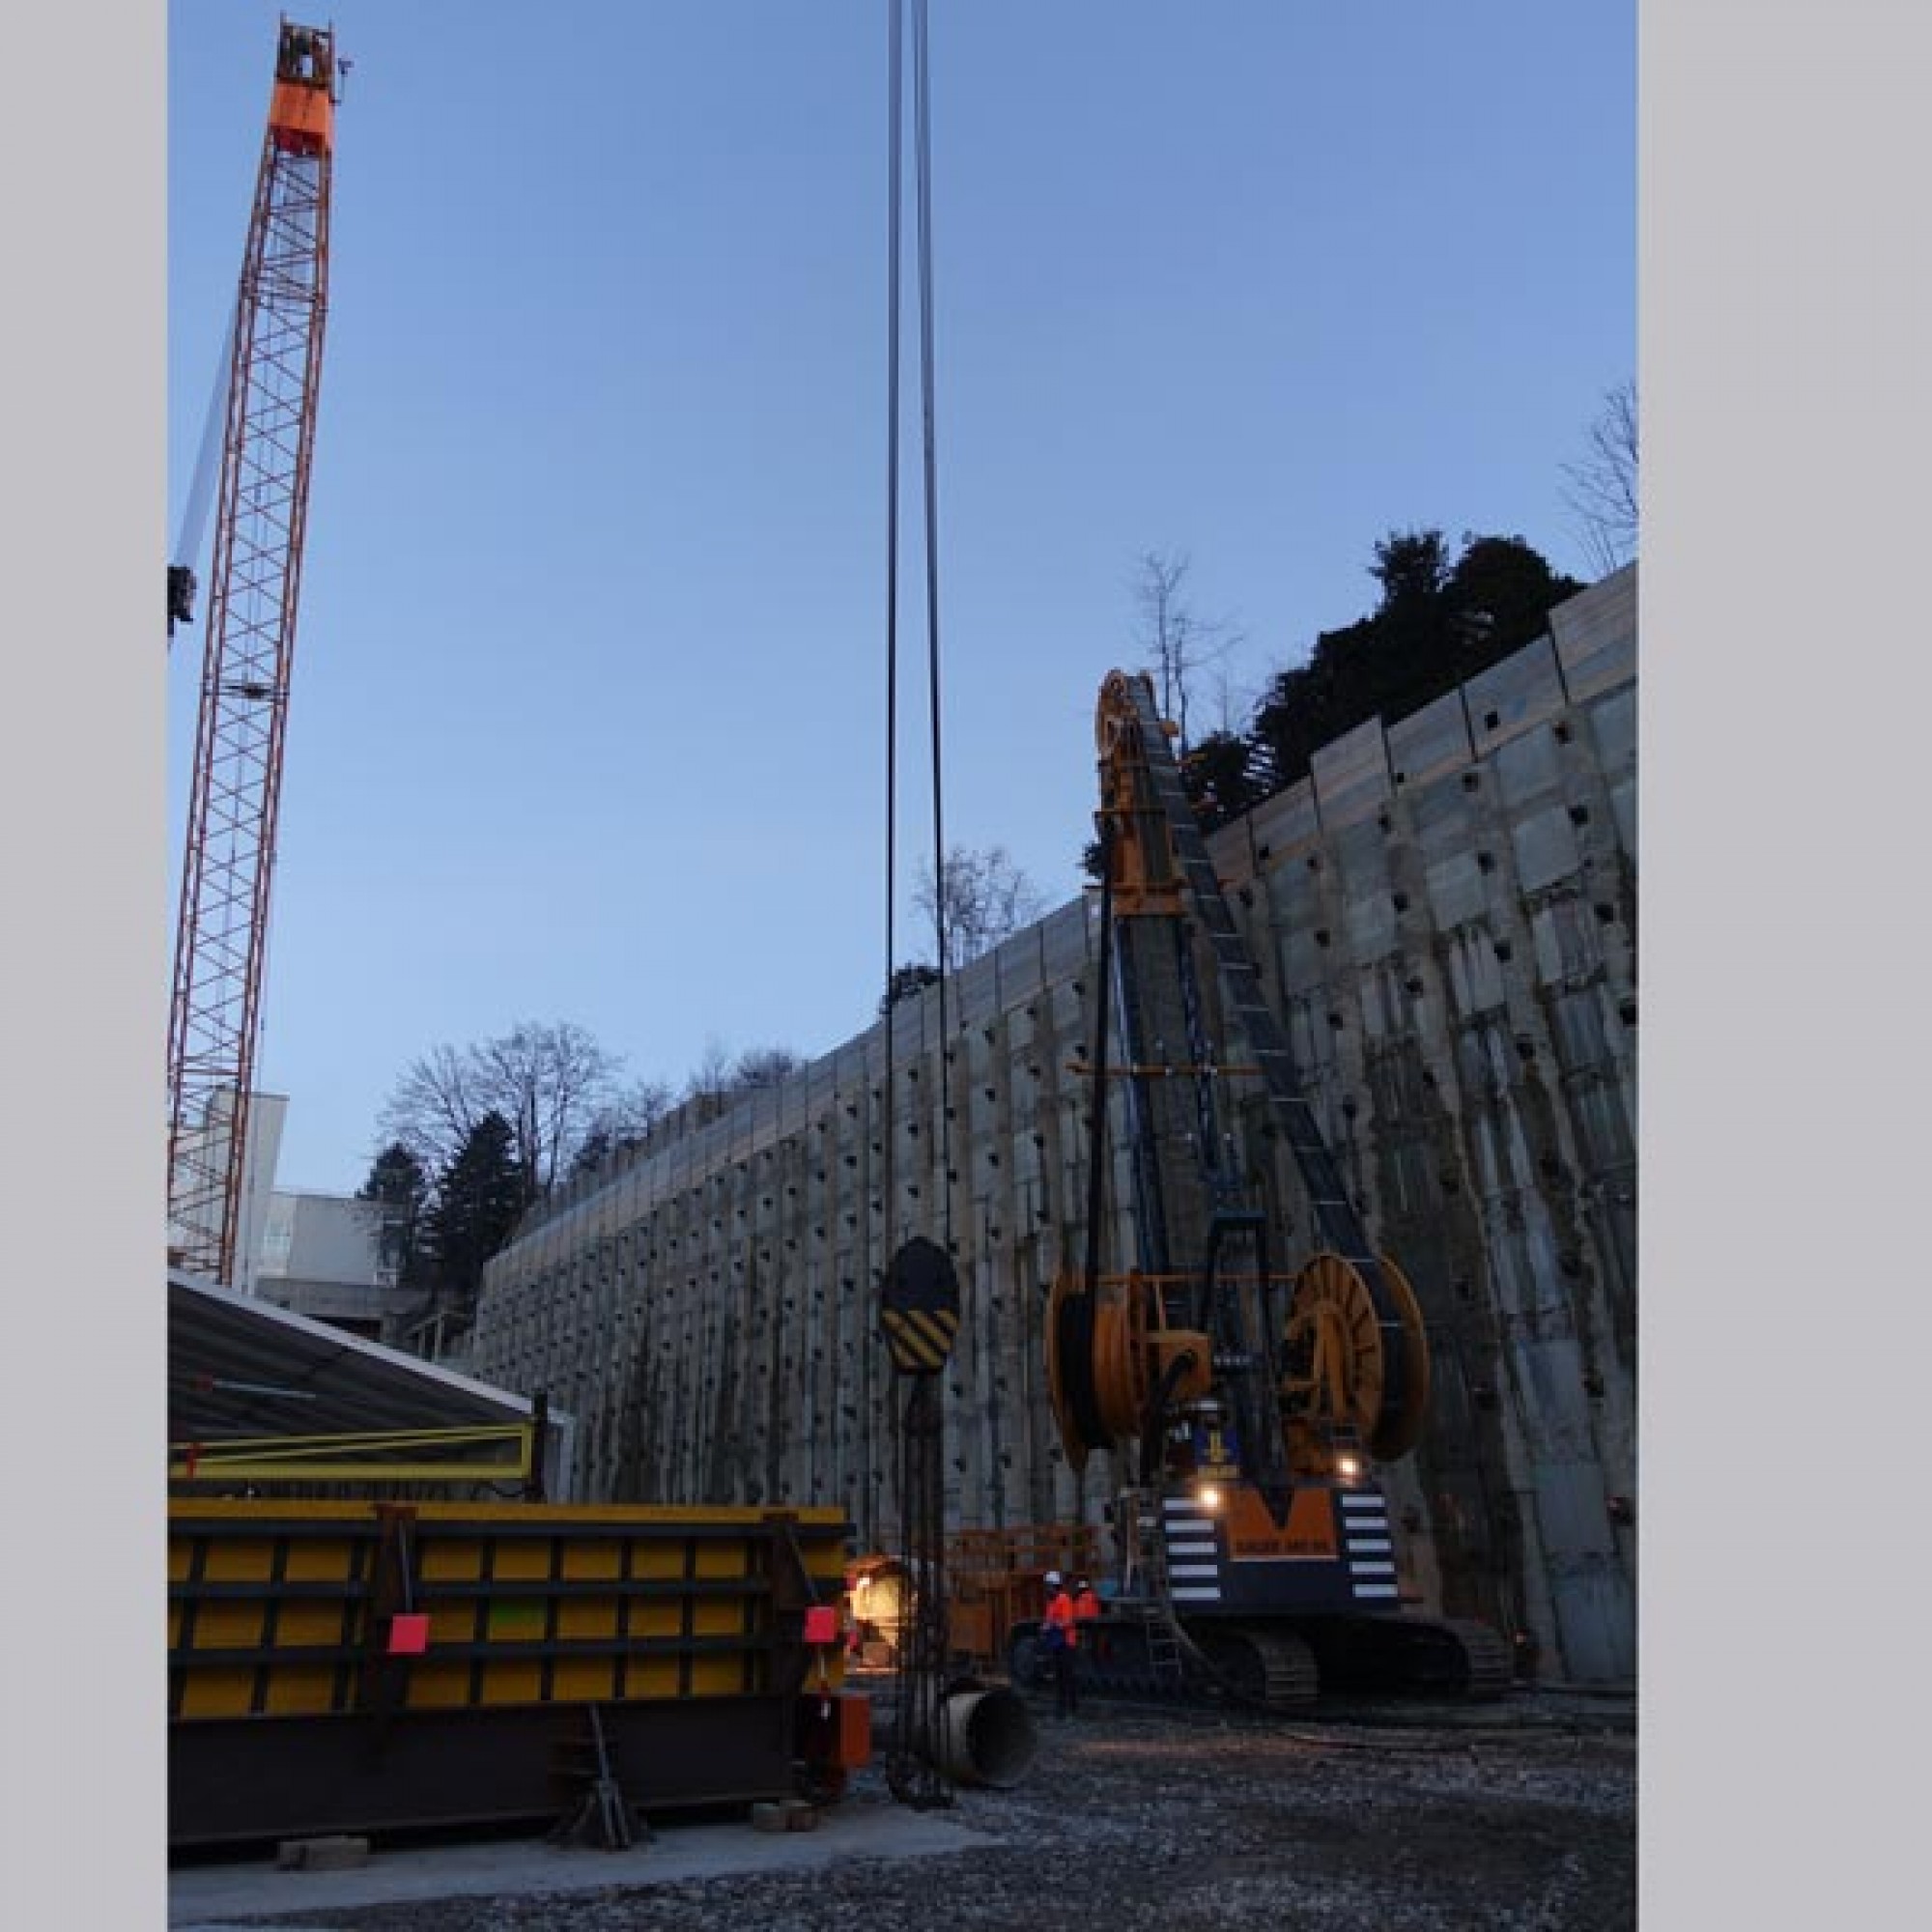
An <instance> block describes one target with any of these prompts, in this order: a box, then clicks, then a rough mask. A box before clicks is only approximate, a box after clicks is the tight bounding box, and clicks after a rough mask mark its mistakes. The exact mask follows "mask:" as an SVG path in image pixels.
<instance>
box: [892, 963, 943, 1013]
mask: <svg viewBox="0 0 1932 1932" xmlns="http://www.w3.org/2000/svg"><path fill="white" fill-rule="evenodd" d="M938 983H939V968H938V967H937V966H929V965H927V964H926V962H925V961H924V960H923V959H916V960H914V961H913V962H912V963H911V964H910V965H908V966H895V967H894V968H893V977H892V979H891V980H889V981H888V982H887V985H886V990H885V993H884V995H883V996H882V997H881V999H880V1001H879V1011H880V1013H881V1014H882V1015H883V1014H885V1013H887V1012H889V1011H890V1010H891V1009H893V1008H894V1007H895V1006H897V1005H898V1003H899V1002H900V1001H901V1000H909V999H911V998H912V996H913V995H914V994H915V993H917V992H919V991H920V989H921V988H922V987H924V986H933V985H937V984H938Z"/></svg>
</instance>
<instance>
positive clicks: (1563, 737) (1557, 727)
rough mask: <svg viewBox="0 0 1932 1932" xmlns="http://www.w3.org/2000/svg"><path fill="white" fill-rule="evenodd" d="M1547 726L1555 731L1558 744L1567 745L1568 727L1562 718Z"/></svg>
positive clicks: (1568, 738)
mask: <svg viewBox="0 0 1932 1932" xmlns="http://www.w3.org/2000/svg"><path fill="white" fill-rule="evenodd" d="M1549 728H1550V729H1551V730H1552V731H1554V732H1555V734H1556V742H1557V743H1558V744H1559V745H1567V744H1568V743H1569V742H1570V735H1571V733H1570V727H1569V725H1566V724H1565V723H1564V722H1563V721H1562V719H1560V718H1559V719H1558V720H1557V721H1556V723H1555V724H1554V725H1551V726H1550V727H1549Z"/></svg>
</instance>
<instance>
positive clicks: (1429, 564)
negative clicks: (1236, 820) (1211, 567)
mask: <svg viewBox="0 0 1932 1932" xmlns="http://www.w3.org/2000/svg"><path fill="white" fill-rule="evenodd" d="M1370 574H1371V575H1372V576H1373V577H1374V578H1375V579H1376V582H1378V584H1379V585H1380V586H1381V597H1380V601H1379V602H1378V604H1377V607H1376V609H1375V610H1374V611H1372V612H1371V613H1370V614H1369V615H1368V616H1366V617H1362V618H1358V619H1357V620H1356V621H1355V622H1354V623H1352V624H1350V625H1348V626H1346V627H1345V628H1344V629H1342V630H1339V631H1324V632H1323V633H1322V634H1321V636H1320V637H1319V638H1318V639H1316V641H1315V648H1314V650H1313V651H1312V652H1311V653H1310V654H1309V659H1308V662H1307V663H1306V664H1305V665H1302V666H1299V667H1297V668H1294V669H1292V670H1285V671H1282V672H1279V673H1278V674H1277V675H1276V676H1275V678H1274V679H1273V681H1272V682H1271V683H1270V684H1269V686H1268V687H1267V690H1266V691H1265V692H1264V695H1263V698H1262V702H1261V703H1260V705H1259V706H1257V708H1256V711H1255V722H1254V729H1253V731H1252V733H1251V734H1250V737H1251V742H1252V745H1253V749H1254V752H1255V753H1256V762H1257V763H1258V764H1263V765H1264V768H1265V769H1267V770H1268V771H1269V773H1270V774H1271V780H1270V783H1271V788H1279V787H1281V786H1283V785H1288V784H1293V782H1294V781H1295V780H1297V779H1299V778H1302V777H1304V776H1305V775H1306V774H1307V772H1308V769H1309V764H1310V760H1311V759H1312V758H1313V756H1314V754H1315V753H1316V752H1318V751H1319V750H1320V749H1321V747H1322V746H1323V745H1327V744H1330V743H1332V742H1333V741H1334V740H1335V739H1337V738H1339V737H1341V736H1342V735H1343V733H1344V732H1347V731H1351V730H1353V729H1354V727H1355V726H1356V725H1360V724H1363V723H1365V722H1366V721H1367V720H1368V719H1371V718H1375V717H1380V718H1381V719H1382V721H1383V722H1384V723H1393V722H1394V721H1395V720H1397V719H1399V718H1405V717H1406V716H1408V714H1409V713H1410V712H1413V711H1419V710H1420V709H1421V708H1422V707H1423V706H1424V705H1425V704H1428V703H1430V702H1431V701H1432V700H1433V699H1435V698H1437V697H1440V696H1442V695H1443V693H1444V692H1447V691H1452V690H1454V689H1455V687H1456V686H1457V685H1458V684H1461V683H1462V682H1463V680H1464V679H1466V678H1469V677H1473V676H1474V675H1475V674H1476V672H1478V671H1479V670H1483V669H1485V668H1487V667H1488V666H1490V665H1492V664H1494V663H1495V662H1496V661H1497V660H1498V659H1500V658H1504V657H1507V656H1508V655H1509V654H1510V653H1511V652H1512V651H1515V650H1519V649H1520V648H1521V647H1522V646H1523V645H1524V644H1526V643H1528V642H1529V641H1530V640H1531V639H1534V638H1536V637H1538V636H1540V635H1541V633H1542V632H1543V631H1544V630H1545V629H1546V627H1547V625H1548V615H1549V610H1550V607H1551V606H1552V605H1554V604H1560V603H1561V602H1562V601H1563V600H1564V599H1565V598H1566V597H1572V596H1574V595H1576V593H1577V591H1578V590H1580V589H1581V588H1582V587H1583V586H1582V585H1581V584H1580V583H1578V582H1577V581H1576V579H1575V578H1571V577H1565V576H1562V575H1561V574H1559V573H1558V572H1555V571H1552V570H1551V569H1550V567H1549V565H1548V563H1547V562H1546V561H1545V560H1544V559H1543V557H1541V556H1540V555H1539V554H1537V553H1536V552H1535V551H1534V550H1532V549H1531V548H1530V546H1529V545H1528V544H1526V543H1525V542H1523V540H1522V539H1521V538H1520V537H1496V536H1473V535H1469V534H1467V533H1465V534H1464V535H1463V548H1462V551H1461V554H1459V555H1457V556H1456V557H1454V558H1453V559H1452V558H1451V556H1450V554H1449V550H1448V547H1447V546H1446V545H1445V543H1444V542H1443V539H1442V532H1441V531H1440V530H1435V529H1422V530H1394V531H1391V532H1390V533H1389V535H1387V536H1386V537H1384V538H1383V539H1382V540H1381V541H1380V542H1379V543H1378V544H1377V545H1376V553H1375V562H1374V563H1373V564H1372V565H1371V566H1370Z"/></svg>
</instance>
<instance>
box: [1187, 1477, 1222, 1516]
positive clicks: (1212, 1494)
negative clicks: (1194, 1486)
mask: <svg viewBox="0 0 1932 1932" xmlns="http://www.w3.org/2000/svg"><path fill="white" fill-rule="evenodd" d="M1194 1500H1195V1501H1196V1502H1197V1503H1199V1504H1200V1505H1201V1507H1202V1508H1203V1509H1205V1510H1208V1512H1210V1513H1211V1512H1213V1511H1214V1510H1217V1509H1219V1508H1220V1507H1221V1491H1220V1488H1219V1486H1218V1485H1217V1484H1214V1483H1203V1484H1202V1485H1201V1487H1200V1488H1199V1489H1198V1490H1196V1491H1195V1492H1194Z"/></svg>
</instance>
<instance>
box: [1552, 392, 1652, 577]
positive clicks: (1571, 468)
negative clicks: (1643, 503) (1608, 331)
mask: <svg viewBox="0 0 1932 1932" xmlns="http://www.w3.org/2000/svg"><path fill="white" fill-rule="evenodd" d="M1636 432H1637V411H1636V384H1635V383H1634V382H1630V383H1619V384H1617V386H1616V387H1615V388H1613V389H1611V390H1609V391H1608V392H1607V393H1606V394H1605V397H1604V408H1603V412H1602V413H1601V414H1600V415H1599V416H1598V417H1597V420H1596V421H1595V422H1594V423H1592V424H1591V425H1590V437H1589V442H1588V445H1587V447H1586V448H1585V449H1584V452H1583V455H1582V456H1581V457H1580V458H1579V459H1578V460H1577V462H1575V463H1566V464H1565V465H1564V466H1563V474H1564V475H1565V476H1566V477H1567V478H1568V479H1569V481H1568V484H1567V486H1566V487H1565V489H1564V492H1563V500H1564V502H1565V503H1566V504H1567V505H1568V506H1569V508H1570V510H1571V512H1572V513H1573V514H1574V515H1575V517H1576V518H1577V533H1578V535H1579V536H1580V537H1581V539H1582V543H1583V548H1584V551H1585V552H1586V553H1587V554H1588V555H1589V558H1590V561H1591V562H1592V563H1593V564H1594V565H1595V566H1596V568H1597V570H1598V571H1599V572H1600V573H1602V574H1604V575H1605V576H1607V575H1608V573H1609V572H1611V571H1613V570H1616V569H1618V568H1619V567H1620V566H1622V565H1623V564H1626V563H1628V562H1629V561H1630V560H1631V558H1632V557H1633V556H1634V555H1635V554H1636V538H1637V514H1636V509H1637V450H1636Z"/></svg>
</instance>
